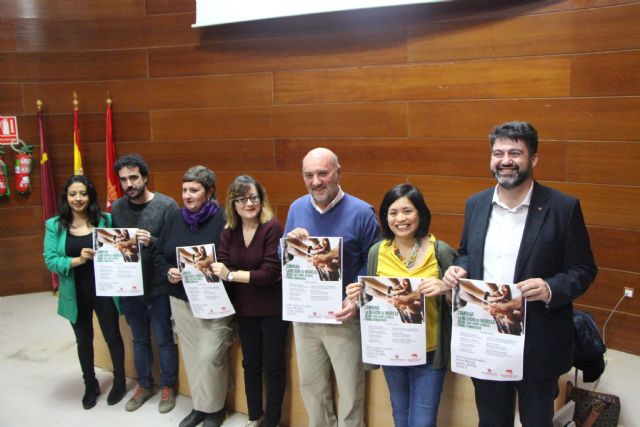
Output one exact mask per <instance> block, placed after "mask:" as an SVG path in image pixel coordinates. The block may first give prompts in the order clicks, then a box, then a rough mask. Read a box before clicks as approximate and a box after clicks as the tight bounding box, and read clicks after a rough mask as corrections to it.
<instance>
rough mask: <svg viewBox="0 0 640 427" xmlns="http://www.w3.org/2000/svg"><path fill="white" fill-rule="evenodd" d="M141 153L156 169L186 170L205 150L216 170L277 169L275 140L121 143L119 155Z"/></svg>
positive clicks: (208, 164) (211, 166)
mask: <svg viewBox="0 0 640 427" xmlns="http://www.w3.org/2000/svg"><path fill="white" fill-rule="evenodd" d="M129 153H138V154H141V155H142V156H144V158H145V160H146V161H147V163H148V164H149V168H150V170H151V175H153V171H156V170H157V171H177V172H184V171H186V170H187V168H189V167H191V166H193V165H194V162H198V161H199V160H203V158H202V153H207V156H210V157H211V160H210V161H207V163H206V165H205V166H207V167H209V168H211V169H213V170H214V171H216V172H218V171H222V170H225V171H229V170H231V171H270V170H274V163H273V141H272V140H270V139H261V140H251V139H245V140H213V141H211V140H208V141H157V142H154V143H153V144H149V143H146V142H136V143H130V144H119V145H118V153H117V154H118V155H119V156H121V155H123V154H129Z"/></svg>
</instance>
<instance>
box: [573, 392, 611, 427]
mask: <svg viewBox="0 0 640 427" xmlns="http://www.w3.org/2000/svg"><path fill="white" fill-rule="evenodd" d="M570 400H573V401H574V402H576V409H575V412H574V414H573V420H574V421H575V423H576V426H577V427H615V426H617V425H618V420H619V419H620V398H619V397H618V396H614V395H613V394H606V393H599V392H596V391H592V390H585V389H583V388H580V387H575V386H574V385H573V383H572V382H571V381H567V395H566V402H568V401H570Z"/></svg>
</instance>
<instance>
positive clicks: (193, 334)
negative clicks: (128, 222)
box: [154, 166, 234, 427]
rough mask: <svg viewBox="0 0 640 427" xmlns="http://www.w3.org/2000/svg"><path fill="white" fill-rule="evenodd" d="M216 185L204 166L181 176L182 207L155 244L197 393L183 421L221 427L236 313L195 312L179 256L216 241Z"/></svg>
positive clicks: (219, 211)
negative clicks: (189, 248)
mask: <svg viewBox="0 0 640 427" xmlns="http://www.w3.org/2000/svg"><path fill="white" fill-rule="evenodd" d="M215 190H216V175H215V174H214V173H213V171H212V170H210V169H207V168H205V167H204V166H193V167H191V168H189V169H188V170H187V172H186V173H185V174H184V177H183V178H182V201H183V208H182V209H178V210H176V211H174V212H172V213H171V215H169V218H168V220H167V223H166V224H165V227H164V229H163V231H162V234H161V235H160V237H159V239H158V242H157V243H156V246H155V254H154V260H155V264H156V271H157V272H158V274H161V275H162V277H163V278H165V280H166V281H167V285H168V286H171V292H170V294H171V296H170V302H171V311H172V314H173V319H174V322H175V326H174V328H173V331H174V332H175V333H176V335H177V336H178V340H179V346H180V351H181V353H182V357H183V361H184V366H185V367H186V369H187V378H188V379H189V386H190V388H191V397H192V399H193V410H192V411H191V413H190V414H189V415H187V416H186V417H185V418H184V419H183V420H182V422H180V427H195V426H196V425H198V424H200V423H203V424H202V425H203V427H218V426H220V425H222V423H223V421H224V418H225V408H224V403H225V399H226V396H227V390H228V388H229V381H230V372H229V356H228V353H229V352H228V350H229V347H230V346H231V343H232V342H233V332H234V321H233V316H227V317H223V318H220V319H200V318H197V317H194V316H193V314H192V312H191V308H190V306H189V301H188V299H187V294H186V293H185V291H184V286H183V284H182V276H181V274H180V270H179V269H178V267H177V260H176V248H177V247H179V246H197V245H204V244H209V243H213V244H215V245H216V246H218V243H219V242H220V232H221V231H222V229H223V227H224V224H225V214H224V209H223V208H222V207H221V206H220V204H219V203H218V202H217V200H216V197H215V192H216V191H215ZM169 284H170V285H169Z"/></svg>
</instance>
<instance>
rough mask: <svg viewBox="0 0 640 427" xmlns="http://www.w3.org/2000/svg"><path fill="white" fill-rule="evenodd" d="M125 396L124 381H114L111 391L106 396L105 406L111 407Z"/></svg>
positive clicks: (125, 387)
mask: <svg viewBox="0 0 640 427" xmlns="http://www.w3.org/2000/svg"><path fill="white" fill-rule="evenodd" d="M125 394H127V383H126V381H118V380H116V381H114V382H113V386H112V387H111V391H110V392H109V395H108V396H107V405H109V406H113V405H115V404H116V403H118V402H120V401H121V400H122V398H123V397H124V395H125Z"/></svg>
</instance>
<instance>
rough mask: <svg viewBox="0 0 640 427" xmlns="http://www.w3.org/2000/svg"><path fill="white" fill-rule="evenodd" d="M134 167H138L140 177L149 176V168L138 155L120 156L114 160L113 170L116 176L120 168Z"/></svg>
mask: <svg viewBox="0 0 640 427" xmlns="http://www.w3.org/2000/svg"><path fill="white" fill-rule="evenodd" d="M135 166H137V167H138V170H139V171H140V175H141V176H142V177H144V178H146V177H148V176H149V166H148V165H147V162H146V161H145V160H144V158H143V157H142V156H141V155H140V154H125V155H124V156H121V157H120V158H119V159H118V160H116V162H115V164H114V165H113V169H114V170H115V171H116V174H118V173H119V172H120V169H122V168H125V167H126V168H132V167H135Z"/></svg>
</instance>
